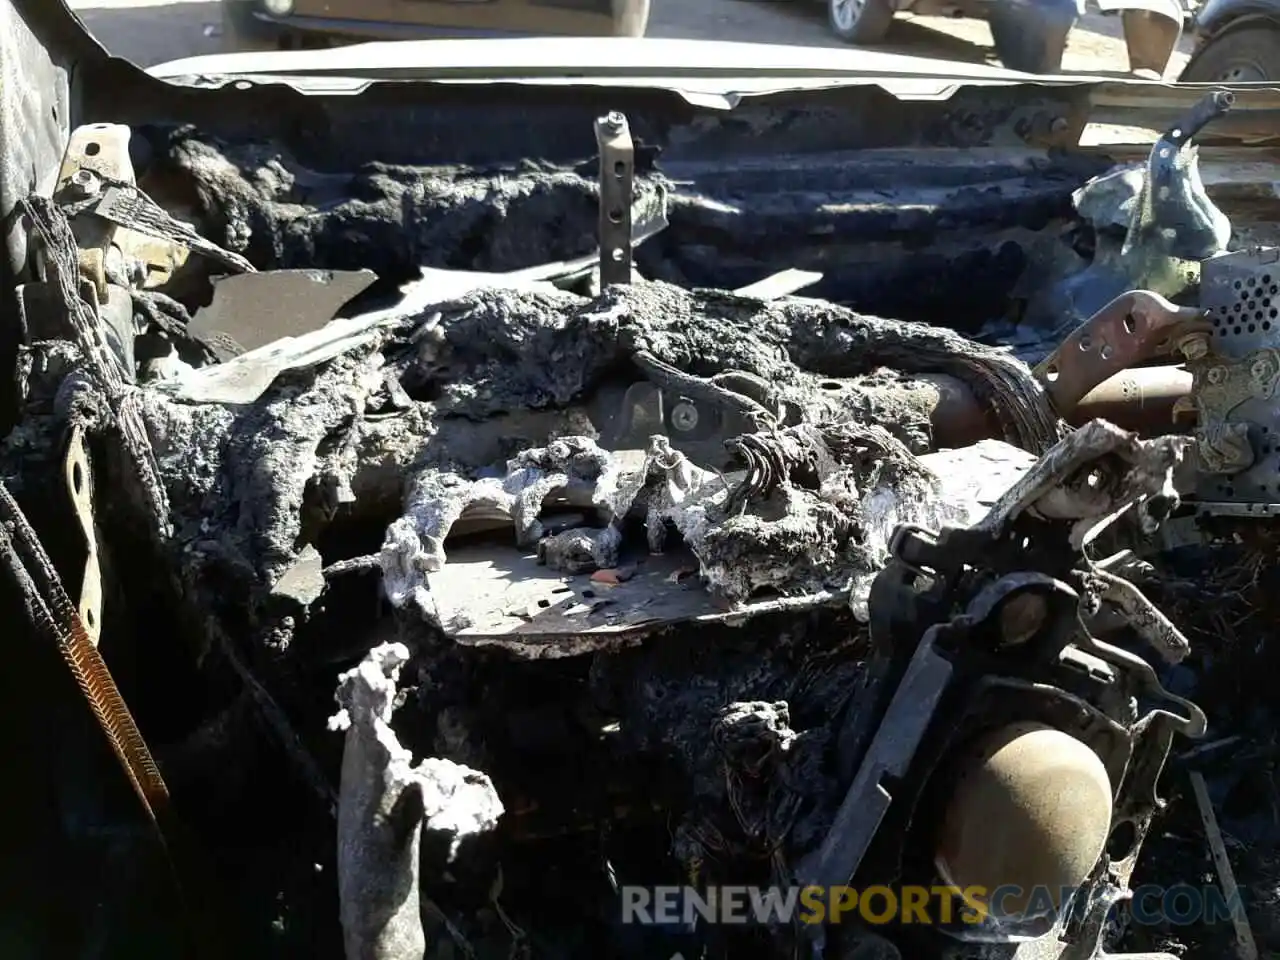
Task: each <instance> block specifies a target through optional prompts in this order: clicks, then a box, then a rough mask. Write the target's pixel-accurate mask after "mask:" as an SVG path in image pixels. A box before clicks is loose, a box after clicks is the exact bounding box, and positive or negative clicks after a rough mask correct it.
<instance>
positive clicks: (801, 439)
mask: <svg viewBox="0 0 1280 960" xmlns="http://www.w3.org/2000/svg"><path fill="white" fill-rule="evenodd" d="M725 446H726V447H727V448H728V449H729V451H730V453H732V454H733V457H734V459H735V460H738V461H739V462H741V463H742V464H743V466H745V467H746V468H747V475H746V477H744V478H743V480H742V482H741V483H740V484H738V486H737V487H736V488H735V489H734V490H733V491H732V492H731V493H730V494H729V498H728V500H727V501H726V504H725V511H726V513H727V514H728V515H729V516H733V515H735V514H737V513H741V512H742V511H743V510H745V509H746V508H747V506H748V505H749V504H751V503H756V502H758V501H760V500H764V499H767V498H768V497H769V496H770V495H771V494H772V493H773V492H774V491H775V490H776V489H777V488H778V487H779V486H780V485H781V484H783V483H791V484H798V485H800V486H803V487H806V488H808V489H812V490H817V489H818V487H819V485H820V484H821V482H822V478H823V477H825V476H827V475H829V474H830V473H831V472H832V471H833V470H835V469H836V468H837V467H839V466H854V465H857V464H858V463H859V462H865V461H868V460H874V461H882V462H888V463H895V464H900V465H904V466H905V465H911V464H915V465H917V466H919V462H918V461H917V460H916V458H915V456H914V455H913V454H912V453H911V451H910V450H908V449H907V448H906V446H905V445H904V444H903V443H902V442H901V441H900V440H898V439H897V438H896V437H894V436H893V435H892V434H891V433H889V431H888V430H885V429H884V428H883V427H880V426H876V425H874V424H863V423H855V422H852V421H849V422H845V423H838V424H827V425H824V426H815V425H811V424H802V425H800V426H797V427H788V428H787V429H785V430H776V431H770V432H764V433H751V434H746V435H744V436H741V437H734V438H733V439H732V440H726V441H725ZM919 469H920V470H921V471H923V470H924V467H923V466H919Z"/></svg>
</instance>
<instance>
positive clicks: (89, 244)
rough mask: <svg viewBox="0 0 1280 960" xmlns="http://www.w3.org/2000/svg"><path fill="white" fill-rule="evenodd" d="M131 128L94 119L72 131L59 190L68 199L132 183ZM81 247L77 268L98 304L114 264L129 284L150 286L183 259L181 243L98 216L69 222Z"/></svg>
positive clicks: (168, 275) (74, 200)
mask: <svg viewBox="0 0 1280 960" xmlns="http://www.w3.org/2000/svg"><path fill="white" fill-rule="evenodd" d="M130 138H131V131H130V129H129V128H128V127H127V126H125V125H124V124H118V123H94V124H89V125H87V126H83V127H77V128H76V129H75V130H73V131H72V132H71V138H70V140H69V141H68V143H67V149H66V152H65V153H64V154H63V157H62V168H61V170H60V171H59V173H58V194H59V196H60V198H65V199H67V200H69V201H70V202H72V203H77V202H85V201H89V200H92V199H93V198H96V197H100V196H103V195H104V192H105V191H106V189H107V187H106V185H107V184H110V183H127V184H130V185H132V184H134V183H135V178H134V170H133V164H132V162H131V161H130V159H129V140H130ZM72 231H73V232H74V234H75V237H76V245H77V246H78V247H79V248H80V251H81V253H80V272H81V274H82V275H83V276H84V277H86V278H87V279H89V280H91V281H92V282H93V285H94V288H95V289H96V290H97V293H98V302H99V303H106V302H107V296H108V294H107V270H108V267H115V268H118V272H119V273H121V274H123V275H125V276H128V277H129V278H130V282H131V283H132V284H133V285H136V286H139V287H144V288H153V287H158V286H161V285H163V284H164V283H167V282H168V281H169V280H170V279H171V278H172V277H173V273H174V271H175V270H177V269H178V268H179V267H181V266H182V265H183V264H184V263H185V262H186V260H187V256H188V254H189V252H190V251H189V250H188V249H187V247H185V246H183V245H182V244H178V243H174V242H173V241H171V240H167V239H161V238H157V237H154V236H150V235H148V234H145V233H139V232H138V231H136V230H132V229H130V228H129V227H128V226H126V225H123V224H121V223H119V222H113V221H112V220H110V219H108V218H103V217H101V216H88V217H84V216H82V217H76V218H75V219H74V220H73V223H72Z"/></svg>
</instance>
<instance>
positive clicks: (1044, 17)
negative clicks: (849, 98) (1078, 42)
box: [826, 0, 1280, 74]
mask: <svg viewBox="0 0 1280 960" xmlns="http://www.w3.org/2000/svg"><path fill="white" fill-rule="evenodd" d="M1227 2H1233V0H1227ZM1234 2H1250V0H1234ZM1275 2H1277V3H1280V0H1275ZM826 4H827V14H828V20H829V21H830V23H831V29H832V30H833V31H834V32H835V33H836V35H837V36H839V37H840V38H841V39H843V40H845V41H846V42H848V43H856V44H874V43H880V42H881V41H883V40H884V39H885V36H886V35H887V34H888V32H889V27H890V24H892V22H893V18H894V16H895V15H896V14H899V13H908V12H910V13H916V14H922V15H926V16H952V17H972V18H974V19H979V20H986V21H987V22H988V24H990V26H991V38H992V40H993V41H994V43H995V49H996V56H998V57H999V58H1000V62H1001V63H1002V64H1004V66H1006V67H1008V68H1009V69H1011V70H1021V71H1024V72H1026V73H1058V72H1059V71H1060V70H1061V68H1062V55H1063V53H1064V52H1065V51H1066V47H1067V36H1068V35H1069V34H1070V33H1071V28H1072V27H1074V26H1075V25H1076V22H1077V21H1078V20H1079V18H1080V17H1081V16H1082V15H1083V14H1084V13H1085V0H826ZM1096 5H1097V7H1098V9H1099V10H1101V11H1102V12H1103V13H1111V14H1119V15H1120V16H1121V18H1122V20H1123V21H1124V38H1125V45H1126V46H1127V47H1128V52H1129V69H1130V70H1131V71H1133V72H1135V73H1141V72H1146V73H1155V74H1163V72H1164V69H1165V67H1166V66H1167V65H1168V62H1169V58H1170V57H1171V56H1172V55H1173V51H1174V49H1175V48H1176V47H1177V45H1178V40H1179V39H1180V38H1181V36H1182V27H1183V21H1184V19H1185V11H1184V9H1183V6H1182V3H1181V2H1180V0H1097V4H1096Z"/></svg>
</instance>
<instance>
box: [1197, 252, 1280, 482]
mask: <svg viewBox="0 0 1280 960" xmlns="http://www.w3.org/2000/svg"><path fill="white" fill-rule="evenodd" d="M1200 303H1201V306H1203V307H1204V308H1205V309H1206V310H1207V311H1208V313H1209V318H1210V322H1211V323H1212V324H1213V333H1212V335H1211V337H1210V342H1211V345H1212V348H1213V352H1214V353H1215V354H1217V355H1218V356H1219V357H1220V358H1221V359H1222V361H1224V362H1225V363H1226V364H1231V363H1232V362H1233V361H1234V362H1236V363H1249V364H1252V363H1255V362H1256V359H1255V358H1257V357H1258V355H1259V351H1266V350H1269V349H1276V348H1280V249H1275V248H1263V249H1258V250H1247V251H1241V252H1239V253H1227V254H1222V255H1221V256H1218V257H1213V258H1212V259H1209V260H1206V261H1205V262H1204V264H1203V267H1202V270H1201V277H1200ZM1226 419H1227V422H1228V423H1246V424H1248V433H1249V440H1250V442H1251V443H1252V445H1253V449H1254V453H1255V456H1256V458H1257V459H1256V460H1255V462H1254V464H1253V466H1251V467H1249V468H1248V469H1247V470H1243V471H1241V472H1240V473H1237V474H1234V475H1208V474H1206V475H1204V476H1203V477H1202V479H1201V481H1200V483H1199V485H1198V487H1197V495H1198V496H1199V497H1200V499H1202V500H1208V501H1234V502H1236V503H1264V504H1272V503H1280V395H1277V393H1275V392H1272V393H1271V395H1270V396H1260V395H1257V394H1255V395H1253V396H1251V397H1250V398H1249V399H1246V400H1245V401H1244V402H1243V403H1241V404H1240V405H1239V406H1237V407H1235V408H1234V409H1232V410H1231V411H1229V412H1228V413H1227V417H1226Z"/></svg>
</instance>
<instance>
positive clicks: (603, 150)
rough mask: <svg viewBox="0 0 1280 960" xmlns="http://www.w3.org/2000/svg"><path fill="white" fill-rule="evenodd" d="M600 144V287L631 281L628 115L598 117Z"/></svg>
mask: <svg viewBox="0 0 1280 960" xmlns="http://www.w3.org/2000/svg"><path fill="white" fill-rule="evenodd" d="M596 143H597V144H598V145H599V147H600V228H599V233H600V286H601V288H604V287H607V286H609V285H611V284H615V283H630V282H631V192H632V185H633V183H634V179H635V145H634V143H632V140H631V128H630V126H629V125H628V124H627V118H626V117H625V116H623V115H622V114H621V113H619V112H618V111H616V110H614V111H611V112H610V113H608V114H606V115H605V116H603V117H600V118H599V119H598V120H596Z"/></svg>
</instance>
